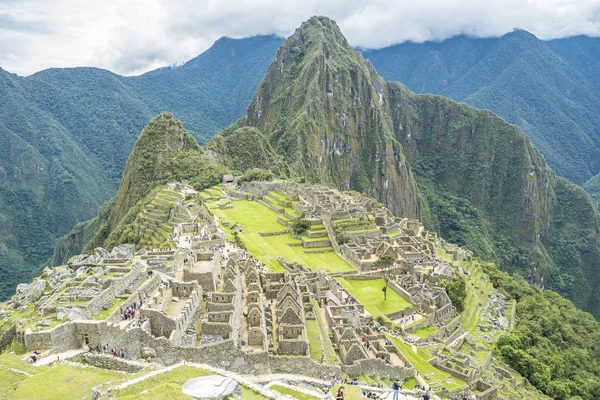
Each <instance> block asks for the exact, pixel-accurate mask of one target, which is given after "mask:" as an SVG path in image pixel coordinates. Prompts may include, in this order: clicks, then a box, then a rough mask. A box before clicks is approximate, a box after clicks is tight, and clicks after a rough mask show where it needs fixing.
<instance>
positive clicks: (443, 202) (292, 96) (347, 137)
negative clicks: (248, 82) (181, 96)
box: [208, 17, 600, 315]
mask: <svg viewBox="0 0 600 400" xmlns="http://www.w3.org/2000/svg"><path fill="white" fill-rule="evenodd" d="M244 127H246V128H245V129H246V131H247V132H252V134H253V135H256V130H258V131H259V132H260V133H262V135H263V138H262V139H260V141H261V142H263V143H265V144H268V145H269V146H270V148H271V149H272V150H273V151H274V152H275V153H276V154H277V155H279V156H280V157H282V158H283V160H284V162H285V163H286V164H287V166H288V168H289V173H290V176H292V177H297V178H300V179H304V180H306V181H308V182H321V183H326V184H329V185H332V186H335V187H338V188H342V189H352V190H358V191H362V192H365V193H367V194H369V195H371V196H373V197H375V198H376V199H378V200H380V201H381V202H383V203H385V204H386V206H388V207H389V208H390V209H391V210H393V212H394V213H395V214H396V215H402V216H406V217H419V218H420V219H422V220H423V221H425V223H426V224H427V226H428V228H430V229H433V230H436V231H438V232H440V233H441V235H442V237H445V238H447V239H448V240H451V241H453V242H456V243H458V244H460V245H466V246H468V247H469V248H470V249H472V250H474V251H475V252H476V254H478V255H480V256H482V257H484V258H486V259H490V260H495V261H497V262H499V263H500V265H501V266H502V268H503V269H504V270H507V271H511V272H519V273H520V274H523V275H525V276H527V277H529V278H530V280H531V281H533V282H537V283H538V284H539V285H540V286H542V287H549V288H554V289H556V290H558V291H559V292H561V293H563V294H565V295H567V296H568V297H569V298H570V299H572V300H573V301H574V302H575V304H577V305H578V306H580V307H581V308H583V309H585V310H589V311H591V312H592V313H595V314H596V315H600V299H599V298H598V296H597V294H596V291H595V290H594V287H595V286H596V285H597V284H599V283H600V282H598V279H599V278H598V276H599V275H598V274H597V273H596V272H594V271H597V269H598V265H599V264H600V239H599V237H598V235H597V233H598V232H600V223H599V219H598V214H597V212H596V210H595V209H594V207H593V205H592V203H591V201H590V199H589V197H588V196H587V195H586V193H585V192H584V191H583V190H582V189H581V188H580V187H577V186H575V185H573V184H570V183H568V182H567V181H566V180H564V179H562V178H557V177H556V176H555V174H554V173H553V171H552V170H551V169H550V167H549V166H548V165H547V164H546V162H545V160H544V158H543V157H542V155H541V154H540V152H539V151H538V150H537V149H536V148H535V147H534V146H533V145H532V144H531V142H530V141H529V139H528V138H527V136H526V135H525V134H523V132H522V131H521V130H520V129H519V128H518V127H516V126H514V125H511V124H509V123H507V122H505V121H504V120H502V119H501V118H500V117H498V116H496V115H494V114H493V113H491V112H490V111H486V110H478V109H475V108H472V107H470V106H468V105H466V104H464V103H457V102H455V101H452V100H448V99H446V98H443V97H439V96H434V95H417V94H414V93H412V92H411V91H410V90H408V88H406V87H405V86H403V85H402V84H400V83H397V82H385V81H384V80H383V79H382V78H381V77H379V76H378V75H377V73H376V72H375V70H374V68H373V67H372V66H371V64H370V63H369V62H368V61H366V60H364V59H363V58H362V57H361V56H360V54H358V53H356V52H354V50H353V49H352V48H351V47H350V46H349V44H348V43H347V41H346V40H345V38H344V37H343V35H342V34H341V33H340V31H339V28H338V27H337V25H336V24H335V23H334V22H333V21H331V20H329V19H327V18H323V17H315V18H311V19H310V20H309V21H307V22H305V23H304V24H303V25H302V26H301V27H300V28H299V29H298V30H297V31H296V32H295V33H294V34H293V35H292V36H291V37H289V38H288V39H287V40H286V41H285V43H284V44H283V46H282V47H281V48H280V49H279V50H278V52H277V56H276V58H275V60H274V61H273V63H272V64H271V66H270V67H269V69H268V70H267V73H266V75H265V78H264V79H263V80H262V82H261V83H260V85H259V86H258V88H257V90H256V93H255V95H254V98H253V100H252V101H251V102H250V105H249V106H248V108H247V110H246V113H245V114H244V116H243V117H242V118H241V119H239V120H238V121H237V122H236V123H234V124H233V125H232V126H231V127H229V128H228V129H226V130H225V131H224V132H223V133H222V134H220V135H219V136H218V137H217V138H215V139H213V141H212V142H211V143H209V145H208V148H209V149H210V150H212V151H215V152H217V153H219V154H220V157H221V160H223V161H224V162H227V160H231V159H233V158H235V152H236V151H237V150H235V149H233V148H231V147H226V146H220V148H219V146H217V145H218V143H219V142H220V141H222V140H227V138H228V137H229V136H231V135H238V136H239V135H242V129H244ZM247 127H252V128H256V130H254V129H253V130H249V129H247ZM257 148H258V147H257ZM247 150H248V151H247V154H246V157H245V158H246V160H254V163H252V162H249V163H245V164H244V166H245V167H254V166H256V167H264V161H263V158H262V157H263V153H261V152H259V151H256V152H254V153H253V150H252V149H247ZM229 166H230V167H231V168H235V165H233V164H230V165H229ZM573 210H577V212H578V215H572V213H573Z"/></svg>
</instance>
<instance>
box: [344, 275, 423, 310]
mask: <svg viewBox="0 0 600 400" xmlns="http://www.w3.org/2000/svg"><path fill="white" fill-rule="evenodd" d="M337 280H338V282H339V283H340V284H341V285H342V286H344V288H346V290H348V292H350V294H352V295H353V296H354V297H356V299H357V300H358V301H360V302H361V303H362V304H363V305H364V306H365V309H366V310H367V311H368V312H369V313H370V314H371V315H372V316H373V317H375V318H377V317H379V316H385V315H386V314H391V313H395V312H398V311H402V310H406V309H407V308H411V307H412V304H411V303H410V302H409V301H408V300H406V299H405V298H404V297H402V296H400V295H399V294H398V293H396V292H394V291H393V290H392V289H391V288H389V287H388V290H387V300H384V299H383V292H382V290H381V289H382V288H383V287H384V286H385V283H384V281H383V279H381V278H379V279H370V280H356V281H355V280H349V279H344V278H337Z"/></svg>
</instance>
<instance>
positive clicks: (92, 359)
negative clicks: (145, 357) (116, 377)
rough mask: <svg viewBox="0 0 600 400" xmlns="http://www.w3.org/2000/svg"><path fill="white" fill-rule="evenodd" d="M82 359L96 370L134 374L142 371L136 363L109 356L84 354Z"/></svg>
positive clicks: (141, 366) (141, 365)
mask: <svg viewBox="0 0 600 400" xmlns="http://www.w3.org/2000/svg"><path fill="white" fill-rule="evenodd" d="M83 359H84V360H85V361H86V362H87V363H88V364H91V365H93V366H95V367H98V368H103V369H110V370H115V371H124V372H129V373H135V372H138V371H141V370H142V369H144V365H143V364H141V363H139V362H137V361H129V360H125V359H123V358H119V357H115V356H113V355H110V354H98V353H85V354H84V355H83Z"/></svg>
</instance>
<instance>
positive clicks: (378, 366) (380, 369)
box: [354, 358, 415, 380]
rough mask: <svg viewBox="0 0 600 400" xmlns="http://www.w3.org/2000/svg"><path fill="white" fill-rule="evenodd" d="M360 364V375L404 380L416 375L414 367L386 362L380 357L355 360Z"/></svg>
mask: <svg viewBox="0 0 600 400" xmlns="http://www.w3.org/2000/svg"><path fill="white" fill-rule="evenodd" d="M357 363H358V364H359V365H360V375H366V376H373V375H375V376H378V377H381V378H389V379H395V378H398V379H400V380H404V379H406V378H408V377H411V376H414V374H415V369H414V368H406V367H402V366H400V365H390V364H386V363H385V362H384V361H383V360H382V359H380V358H367V359H364V360H358V361H355V362H354V364H357Z"/></svg>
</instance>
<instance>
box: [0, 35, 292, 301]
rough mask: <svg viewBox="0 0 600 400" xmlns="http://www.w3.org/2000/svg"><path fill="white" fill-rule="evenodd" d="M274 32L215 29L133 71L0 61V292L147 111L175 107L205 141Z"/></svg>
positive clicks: (91, 188) (255, 73)
mask: <svg viewBox="0 0 600 400" xmlns="http://www.w3.org/2000/svg"><path fill="white" fill-rule="evenodd" d="M281 40H282V39H280V38H277V37H273V36H260V37H255V38H249V39H244V40H234V39H226V38H224V39H220V40H218V41H217V42H216V43H215V44H214V46H213V47H212V48H210V49H209V50H207V51H206V52H205V53H203V54H202V55H200V56H198V57H196V58H194V59H193V60H190V61H189V62H187V63H186V64H184V65H182V66H180V67H177V68H163V69H160V70H157V71H153V72H150V73H147V74H145V75H142V76H139V77H123V76H119V75H116V74H113V73H111V72H109V71H105V70H100V69H96V68H66V69H50V70H45V71H41V72H39V73H36V74H34V75H32V76H29V77H26V78H24V77H19V76H17V75H14V74H10V73H8V72H6V71H4V70H1V69H0V177H1V178H2V179H0V222H1V223H0V282H1V284H0V299H3V298H5V297H6V296H8V295H9V294H10V293H12V292H13V291H14V287H15V285H16V284H17V283H19V282H24V281H28V280H29V279H30V278H31V274H32V271H33V270H35V269H37V268H38V267H40V266H41V265H42V264H43V263H44V262H45V261H46V260H47V259H48V258H49V257H50V256H51V255H52V251H53V246H54V244H55V241H56V240H57V239H58V238H59V237H61V236H62V235H64V234H65V233H67V232H68V231H69V230H70V229H71V228H72V227H73V226H74V225H75V224H76V223H77V222H79V221H83V220H86V219H89V218H91V217H92V216H93V215H95V213H96V212H97V210H98V208H99V207H100V205H101V204H103V203H104V202H105V201H107V200H108V199H109V198H110V197H111V196H113V195H114V194H115V193H116V190H117V187H118V182H119V180H120V178H121V173H122V171H123V167H124V165H125V161H126V160H127V156H128V154H129V153H130V152H131V150H132V148H133V145H134V143H135V140H136V138H137V136H138V135H139V132H140V131H141V130H142V128H143V127H144V126H145V125H146V124H147V123H148V122H149V121H150V119H151V118H153V117H154V116H156V115H157V114H158V113H160V112H162V111H172V112H175V113H177V115H178V116H179V117H180V118H182V119H184V120H185V121H186V127H187V128H188V129H189V131H190V133H191V134H192V135H193V136H195V137H196V138H197V139H198V140H199V141H200V142H206V141H207V140H208V139H210V138H211V137H212V136H213V135H215V134H216V133H217V132H219V131H220V130H221V129H223V128H225V127H226V126H227V125H229V124H230V123H231V122H232V121H234V120H235V119H236V118H238V117H239V116H240V115H241V114H242V113H243V111H244V108H245V105H246V104H247V103H248V101H249V100H250V98H251V96H252V93H253V91H254V89H255V87H256V85H257V84H258V82H259V80H260V78H261V77H262V75H263V74H264V71H265V70H266V68H267V66H268V64H269V62H270V61H271V59H272V57H273V54H274V53H275V50H276V49H277V47H279V45H280V44H281Z"/></svg>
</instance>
